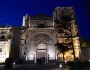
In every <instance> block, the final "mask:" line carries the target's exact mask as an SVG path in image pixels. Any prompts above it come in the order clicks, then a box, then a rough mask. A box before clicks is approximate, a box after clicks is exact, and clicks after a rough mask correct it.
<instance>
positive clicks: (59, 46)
mask: <svg viewBox="0 0 90 70" xmlns="http://www.w3.org/2000/svg"><path fill="white" fill-rule="evenodd" d="M55 46H57V49H58V50H59V51H60V52H61V53H63V60H64V54H65V52H67V51H69V50H70V49H71V48H70V47H68V46H67V45H65V44H64V43H58V41H57V43H56V44H55Z"/></svg>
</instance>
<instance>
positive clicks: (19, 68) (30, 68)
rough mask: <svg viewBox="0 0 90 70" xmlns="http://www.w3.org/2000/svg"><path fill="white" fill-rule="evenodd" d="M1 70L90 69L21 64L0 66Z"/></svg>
mask: <svg viewBox="0 0 90 70" xmlns="http://www.w3.org/2000/svg"><path fill="white" fill-rule="evenodd" d="M0 70H90V67H89V66H88V67H77V68H74V67H70V66H67V65H66V66H64V67H62V68H60V67H59V66H58V65H56V64H54V63H52V64H51V63H49V64H42V65H37V64H20V65H14V66H13V67H12V68H4V65H0Z"/></svg>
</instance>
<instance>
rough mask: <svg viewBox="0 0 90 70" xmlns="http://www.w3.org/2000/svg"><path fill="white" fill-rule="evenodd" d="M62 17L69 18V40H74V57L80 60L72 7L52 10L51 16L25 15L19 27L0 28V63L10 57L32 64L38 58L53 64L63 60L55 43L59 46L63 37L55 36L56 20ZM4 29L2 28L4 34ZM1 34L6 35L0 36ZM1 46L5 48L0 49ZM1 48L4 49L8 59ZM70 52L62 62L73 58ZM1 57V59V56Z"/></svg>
mask: <svg viewBox="0 0 90 70" xmlns="http://www.w3.org/2000/svg"><path fill="white" fill-rule="evenodd" d="M65 14H68V16H69V17H70V18H71V19H72V20H70V27H69V28H71V34H72V37H71V38H69V39H72V40H73V48H74V52H75V57H76V58H79V57H80V53H81V50H80V40H79V35H77V34H78V33H79V31H78V27H77V23H76V17H75V13H74V9H73V8H72V7H57V8H55V10H54V11H53V16H48V15H43V14H39V15H35V16H29V15H28V14H26V15H25V16H23V21H22V26H21V27H1V29H0V30H1V36H0V37H1V38H2V39H4V40H1V41H0V62H1V61H2V60H3V61H2V62H5V59H6V58H8V57H11V58H13V60H14V61H18V60H19V59H22V60H23V61H26V62H33V63H37V59H40V58H41V59H42V60H43V62H44V63H49V62H55V61H56V60H58V61H62V60H63V59H62V58H63V56H62V53H60V52H59V50H58V49H57V46H55V44H56V43H57V41H58V42H59V43H62V42H64V41H65V40H66V35H65V34H64V35H63V34H61V33H58V31H57V27H56V26H57V25H56V22H55V20H59V21H61V18H62V15H65ZM3 29H5V30H6V32H5V30H3ZM2 31H4V32H5V33H3V34H2ZM7 31H8V32H10V33H8V32H7ZM64 31H66V30H64ZM64 33H65V32H64ZM6 34H7V35H6ZM5 35H6V36H7V37H6V36H5ZM2 36H3V37H2ZM2 42H3V43H2ZM67 42H69V41H67ZM4 43H5V44H4ZM2 45H3V46H4V47H5V48H3V47H2ZM7 45H8V46H7ZM7 48H8V49H7ZM3 49H6V54H7V55H8V56H7V57H6V56H5V52H4V51H5V50H3ZM2 53H3V54H2ZM72 53H73V50H70V51H68V52H67V53H65V60H67V61H69V60H72V61H73V60H74V56H73V54H72ZM1 55H2V56H3V57H1ZM4 56H5V57H4Z"/></svg>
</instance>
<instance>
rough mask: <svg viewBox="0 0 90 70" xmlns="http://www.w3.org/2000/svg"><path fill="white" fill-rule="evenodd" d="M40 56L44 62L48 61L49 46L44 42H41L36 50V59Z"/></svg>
mask: <svg viewBox="0 0 90 70" xmlns="http://www.w3.org/2000/svg"><path fill="white" fill-rule="evenodd" d="M40 58H41V59H42V62H43V63H47V62H48V55H47V46H46V45H45V44H43V43H41V44H39V45H38V46H37V50H36V60H37V59H40Z"/></svg>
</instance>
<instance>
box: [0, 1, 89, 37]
mask: <svg viewBox="0 0 90 70" xmlns="http://www.w3.org/2000/svg"><path fill="white" fill-rule="evenodd" d="M57 6H61V7H64V6H73V7H74V8H75V13H76V17H77V18H76V19H77V22H78V26H79V29H80V33H81V36H85V37H86V38H87V39H88V38H90V18H89V17H88V16H87V7H86V6H87V0H0V25H6V24H7V23H8V25H11V26H21V25H22V18H23V16H24V15H26V14H29V15H36V14H48V15H52V12H53V11H54V9H55V8H56V7H57Z"/></svg>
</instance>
